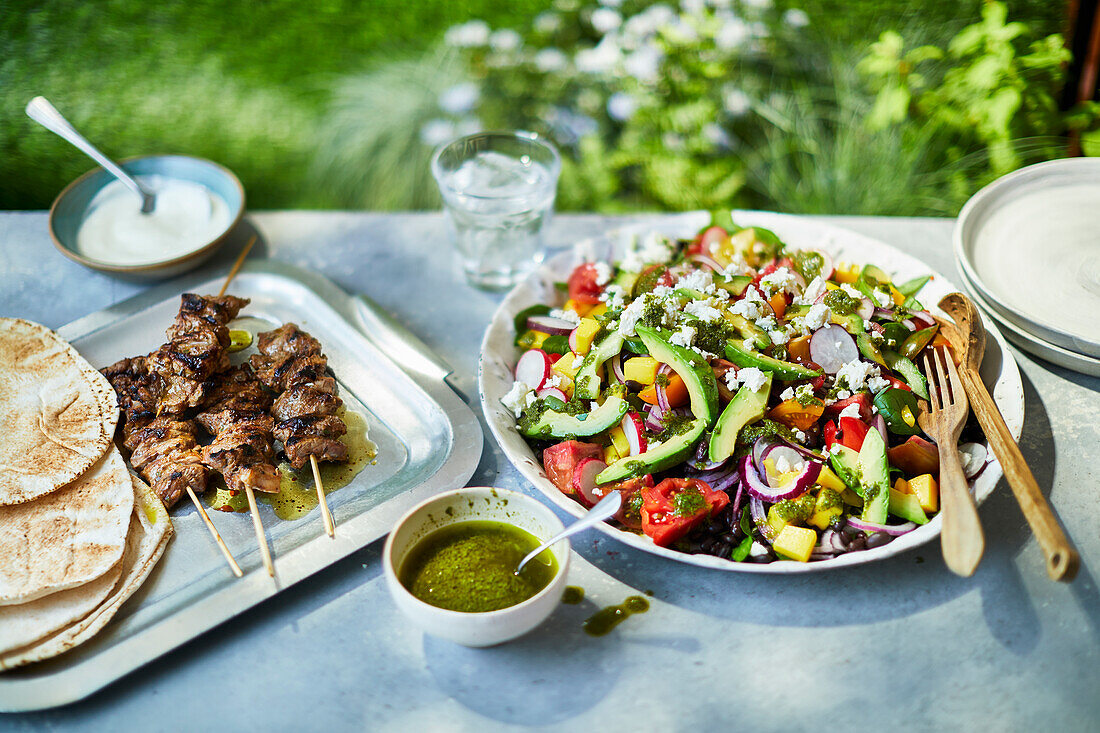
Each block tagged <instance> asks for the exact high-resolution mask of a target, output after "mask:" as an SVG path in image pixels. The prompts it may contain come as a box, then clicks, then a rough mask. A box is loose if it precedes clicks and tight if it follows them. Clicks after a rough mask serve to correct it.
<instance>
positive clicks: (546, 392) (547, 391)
mask: <svg viewBox="0 0 1100 733" xmlns="http://www.w3.org/2000/svg"><path fill="white" fill-rule="evenodd" d="M535 396H536V397H538V398H539V399H540V400H544V399H546V398H547V397H554V398H557V399H559V400H561V401H562V402H566V403H568V402H569V398H568V397H567V396H566V394H565V392H562V391H561V390H560V389H558V388H557V387H543V388H542V389H540V390H539V391H538V392H536V393H535Z"/></svg>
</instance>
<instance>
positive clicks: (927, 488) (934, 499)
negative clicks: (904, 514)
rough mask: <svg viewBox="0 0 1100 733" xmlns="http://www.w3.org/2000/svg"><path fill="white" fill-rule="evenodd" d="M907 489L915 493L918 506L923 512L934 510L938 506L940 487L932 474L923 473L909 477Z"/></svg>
mask: <svg viewBox="0 0 1100 733" xmlns="http://www.w3.org/2000/svg"><path fill="white" fill-rule="evenodd" d="M909 491H910V493H912V494H915V495H916V497H917V501H919V502H920V508H921V509H923V510H924V511H925V512H929V513H930V512H934V511H936V510H937V509H939V506H940V487H939V485H938V484H936V479H934V478H932V474H930V473H925V474H921V475H920V476H917V477H916V478H911V479H909Z"/></svg>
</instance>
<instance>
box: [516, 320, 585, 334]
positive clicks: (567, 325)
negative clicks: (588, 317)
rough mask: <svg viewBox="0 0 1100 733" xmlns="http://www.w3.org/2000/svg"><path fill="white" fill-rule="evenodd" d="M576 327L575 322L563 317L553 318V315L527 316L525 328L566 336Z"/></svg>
mask: <svg viewBox="0 0 1100 733" xmlns="http://www.w3.org/2000/svg"><path fill="white" fill-rule="evenodd" d="M576 327H577V324H575V323H572V322H570V321H567V320H565V319H564V318H554V317H553V316H529V317H528V318H527V328H529V329H531V330H532V331H542V332H543V333H548V334H550V335H551V336H567V335H569V334H570V333H572V332H573V329H574V328H576Z"/></svg>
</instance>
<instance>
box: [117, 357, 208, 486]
mask: <svg viewBox="0 0 1100 733" xmlns="http://www.w3.org/2000/svg"><path fill="white" fill-rule="evenodd" d="M102 371H103V375H104V376H105V377H107V381H109V382H110V383H111V386H112V387H113V388H114V390H115V394H116V395H117V399H118V405H119V408H121V410H122V413H123V417H124V422H123V426H122V434H123V445H125V446H126V448H127V449H129V450H130V451H131V455H130V462H131V463H132V464H133V466H134V468H135V469H136V470H137V471H138V472H139V473H140V474H141V475H142V477H143V478H144V479H145V480H146V481H148V482H149V485H150V486H152V487H153V491H155V492H156V493H157V496H159V497H160V498H161V501H163V502H164V505H165V506H166V507H169V508H171V507H172V506H173V505H174V504H175V503H176V502H177V501H179V499H180V497H181V496H182V495H183V492H184V491H185V490H186V488H187V487H188V486H190V487H191V489H192V490H193V491H194V492H195V493H196V494H201V493H203V492H204V491H206V482H207V478H208V475H207V470H206V466H205V465H203V462H202V452H201V450H200V448H199V444H198V439H197V435H196V433H197V426H196V424H195V421H194V420H179V419H176V418H175V417H171V416H168V415H163V416H160V417H158V416H156V404H157V399H158V394H159V378H158V377H157V376H156V375H155V374H153V373H151V372H150V371H149V369H148V365H147V362H146V358H145V357H143V356H138V357H134V358H132V359H122V360H121V361H118V362H116V363H115V364H112V365H111V366H109V367H106V368H104V369H103V370H102Z"/></svg>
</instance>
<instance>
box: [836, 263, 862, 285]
mask: <svg viewBox="0 0 1100 733" xmlns="http://www.w3.org/2000/svg"><path fill="white" fill-rule="evenodd" d="M833 279H834V280H836V281H837V282H838V283H848V284H849V285H851V284H853V283H855V281H856V280H858V279H859V265H849V264H840V265H837V268H836V272H834V273H833Z"/></svg>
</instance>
